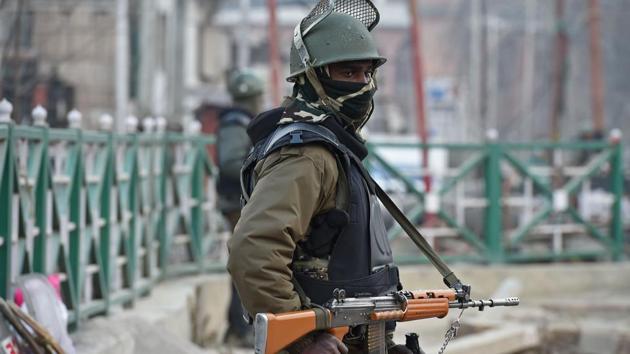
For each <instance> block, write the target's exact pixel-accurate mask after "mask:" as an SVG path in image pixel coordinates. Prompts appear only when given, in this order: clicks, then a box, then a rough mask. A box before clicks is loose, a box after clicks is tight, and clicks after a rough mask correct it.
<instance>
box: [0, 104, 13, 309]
mask: <svg viewBox="0 0 630 354" xmlns="http://www.w3.org/2000/svg"><path fill="white" fill-rule="evenodd" d="M11 112H13V105H12V104H11V103H9V101H7V100H6V99H3V100H2V101H0V127H6V128H7V130H8V132H7V136H6V140H5V142H4V145H5V149H4V156H0V157H2V158H1V159H0V163H1V164H3V165H4V166H2V165H0V205H1V206H2V207H1V208H0V242H1V243H0V297H2V298H5V299H6V298H7V296H8V295H9V289H10V286H11V273H12V271H11V265H12V259H11V254H12V252H11V246H12V244H13V240H11V235H12V230H13V224H12V221H13V189H14V188H15V186H14V184H13V183H14V180H13V176H14V163H13V161H14V156H13V148H14V146H15V144H14V141H13V128H14V125H13V123H12V121H11ZM0 146H1V145H0ZM0 153H2V150H1V149H0Z"/></svg>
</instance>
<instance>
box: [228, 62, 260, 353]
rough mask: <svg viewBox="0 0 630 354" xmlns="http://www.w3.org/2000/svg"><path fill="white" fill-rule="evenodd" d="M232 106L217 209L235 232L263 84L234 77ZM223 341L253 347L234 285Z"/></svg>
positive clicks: (246, 74)
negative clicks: (244, 167)
mask: <svg viewBox="0 0 630 354" xmlns="http://www.w3.org/2000/svg"><path fill="white" fill-rule="evenodd" d="M227 88H228V91H229V93H230V95H231V96H232V102H233V106H232V107H230V108H228V109H226V110H224V111H223V112H221V114H220V116H219V129H218V131H217V153H218V160H219V161H218V165H219V179H218V182H217V193H218V195H219V200H218V208H219V210H221V212H222V213H223V215H224V216H225V218H226V220H227V222H228V223H229V225H230V229H231V230H232V231H234V226H235V225H236V222H237V221H238V218H239V216H240V211H241V204H240V196H241V187H240V181H239V176H240V170H241V165H242V164H243V160H245V157H246V156H247V153H248V152H249V149H250V148H251V146H252V144H251V141H250V140H249V137H248V136H247V132H246V128H247V125H248V124H249V122H250V121H251V119H252V117H254V115H255V114H256V113H258V112H260V110H261V108H262V107H261V106H262V97H263V96H262V94H263V82H262V81H261V80H260V79H259V78H257V77H256V76H255V75H253V74H252V73H250V72H247V71H239V72H236V73H234V74H233V75H231V77H230V79H229V80H228V85H227ZM224 342H225V343H227V344H229V345H231V346H239V347H253V333H252V329H251V326H249V325H248V324H247V323H246V322H245V321H244V320H243V311H242V306H241V301H240V299H239V298H238V293H237V292H236V290H235V289H234V286H232V298H231V301H230V307H229V308H228V329H227V332H226V333H225V337H224Z"/></svg>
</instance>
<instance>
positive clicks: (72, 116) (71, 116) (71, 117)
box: [68, 108, 83, 129]
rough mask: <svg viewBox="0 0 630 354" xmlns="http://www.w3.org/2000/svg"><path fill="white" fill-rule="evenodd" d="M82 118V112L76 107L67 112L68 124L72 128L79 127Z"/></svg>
mask: <svg viewBox="0 0 630 354" xmlns="http://www.w3.org/2000/svg"><path fill="white" fill-rule="evenodd" d="M82 120H83V114H81V112H79V111H78V110H77V109H76V108H75V109H73V110H71V111H70V112H68V126H69V127H70V128H73V129H81V121H82Z"/></svg>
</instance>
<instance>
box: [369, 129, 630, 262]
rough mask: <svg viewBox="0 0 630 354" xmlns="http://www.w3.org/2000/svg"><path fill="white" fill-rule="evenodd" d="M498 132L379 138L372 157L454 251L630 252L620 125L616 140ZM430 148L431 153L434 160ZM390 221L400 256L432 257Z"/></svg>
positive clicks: (405, 203) (504, 257)
mask: <svg viewBox="0 0 630 354" xmlns="http://www.w3.org/2000/svg"><path fill="white" fill-rule="evenodd" d="M489 136H490V138H489V139H488V140H487V141H486V142H485V143H482V144H426V145H425V144H419V143H417V142H400V141H398V142H395V143H392V142H391V138H388V139H387V140H388V141H386V142H383V141H382V142H378V140H376V141H375V139H372V140H371V141H372V143H370V144H368V147H369V151H370V154H369V156H368V159H367V161H366V165H367V167H368V169H370V170H371V171H372V173H373V175H374V176H375V177H376V179H377V181H380V182H381V183H383V184H384V186H385V188H386V189H389V192H390V193H391V194H393V196H394V199H395V200H396V201H397V202H398V203H399V205H400V206H401V207H402V208H403V210H404V211H405V212H406V214H407V216H408V217H409V218H410V219H411V220H412V221H413V222H415V223H416V224H417V225H418V227H419V228H420V230H421V231H422V232H423V234H424V235H425V236H427V238H428V239H429V241H430V243H432V244H433V246H434V247H435V248H437V250H438V252H439V253H440V254H442V255H443V256H445V258H447V259H450V260H455V261H457V260H466V261H477V262H484V263H486V262H488V263H496V262H523V261H525V262H526V261H530V262H531V261H549V260H567V259H568V260H594V259H611V260H621V259H623V258H624V257H626V256H627V254H628V252H627V251H626V248H627V247H628V242H627V241H626V240H627V237H625V236H624V228H625V230H626V235H627V234H628V233H627V232H628V231H630V202H629V201H628V198H625V199H624V194H623V185H624V166H623V158H622V151H623V149H622V144H621V132H620V131H618V130H614V131H612V132H611V135H610V138H609V139H608V140H602V141H579V142H561V143H547V142H535V143H524V144H519V143H510V142H501V141H500V140H498V139H497V137H496V133H493V134H489ZM423 149H426V150H428V154H427V155H428V156H429V158H428V162H429V166H428V168H425V169H422V168H421V165H422V158H421V156H422V150H423ZM427 177H430V178H427ZM427 185H430V186H431V187H430V188H426V186H427ZM624 201H625V204H626V209H625V218H624V216H623V215H624V214H623V213H622V204H623V203H624ZM386 221H387V220H386ZM387 224H388V233H389V237H390V240H391V242H392V245H393V247H394V254H397V255H398V260H399V262H414V263H417V262H418V260H419V259H423V258H422V257H419V254H418V252H417V250H416V249H415V247H414V246H413V245H411V244H410V241H409V240H408V239H407V238H405V237H401V234H402V230H401V228H400V227H399V226H397V225H396V224H395V223H394V222H393V221H391V220H390V221H389V222H388V223H387ZM410 250H411V251H410ZM423 260H424V259H423ZM424 261H426V260H424Z"/></svg>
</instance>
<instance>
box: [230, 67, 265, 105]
mask: <svg viewBox="0 0 630 354" xmlns="http://www.w3.org/2000/svg"><path fill="white" fill-rule="evenodd" d="M263 86H264V84H263V82H262V80H261V79H259V78H258V77H257V76H256V75H254V74H253V73H251V72H249V71H237V72H235V73H233V74H232V75H230V78H229V79H228V85H227V89H228V92H229V93H230V95H231V96H232V98H234V99H244V98H250V97H253V96H257V95H261V94H262V93H263Z"/></svg>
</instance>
